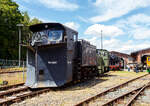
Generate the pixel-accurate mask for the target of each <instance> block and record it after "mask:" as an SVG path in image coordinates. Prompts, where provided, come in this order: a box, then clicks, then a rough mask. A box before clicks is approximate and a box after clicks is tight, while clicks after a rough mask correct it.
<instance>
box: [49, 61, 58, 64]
mask: <svg viewBox="0 0 150 106" xmlns="http://www.w3.org/2000/svg"><path fill="white" fill-rule="evenodd" d="M48 64H57V61H48Z"/></svg>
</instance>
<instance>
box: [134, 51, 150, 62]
mask: <svg viewBox="0 0 150 106" xmlns="http://www.w3.org/2000/svg"><path fill="white" fill-rule="evenodd" d="M131 56H132V57H133V58H134V62H137V63H143V62H144V61H146V57H147V56H150V48H146V49H142V50H138V51H135V52H132V53H131Z"/></svg>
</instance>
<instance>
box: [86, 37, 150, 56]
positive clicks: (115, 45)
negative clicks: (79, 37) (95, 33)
mask: <svg viewBox="0 0 150 106" xmlns="http://www.w3.org/2000/svg"><path fill="white" fill-rule="evenodd" d="M86 40H88V41H89V42H90V43H91V44H93V45H95V46H97V48H101V42H100V39H99V38H98V37H93V38H91V39H86ZM149 47H150V42H149V41H144V42H142V43H135V41H133V40H129V41H127V42H122V41H121V40H119V39H114V38H111V39H109V40H103V48H104V49H106V50H108V51H118V52H122V53H127V54H130V53H131V52H134V51H137V50H141V49H145V48H149Z"/></svg>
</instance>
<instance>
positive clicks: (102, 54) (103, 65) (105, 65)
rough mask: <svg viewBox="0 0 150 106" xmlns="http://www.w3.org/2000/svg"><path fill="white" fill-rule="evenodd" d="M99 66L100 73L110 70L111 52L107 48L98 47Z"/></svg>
mask: <svg viewBox="0 0 150 106" xmlns="http://www.w3.org/2000/svg"><path fill="white" fill-rule="evenodd" d="M96 52H97V66H98V70H99V74H103V73H105V72H108V71H109V52H108V51H107V50H105V49H97V50H96Z"/></svg>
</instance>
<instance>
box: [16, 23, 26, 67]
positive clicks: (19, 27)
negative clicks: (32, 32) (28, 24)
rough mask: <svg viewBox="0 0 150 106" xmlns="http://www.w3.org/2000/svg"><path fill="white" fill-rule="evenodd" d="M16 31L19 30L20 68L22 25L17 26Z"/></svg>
mask: <svg viewBox="0 0 150 106" xmlns="http://www.w3.org/2000/svg"><path fill="white" fill-rule="evenodd" d="M17 26H18V29H19V51H18V52H19V67H20V65H21V64H20V60H21V27H23V26H24V25H23V24H17Z"/></svg>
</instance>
